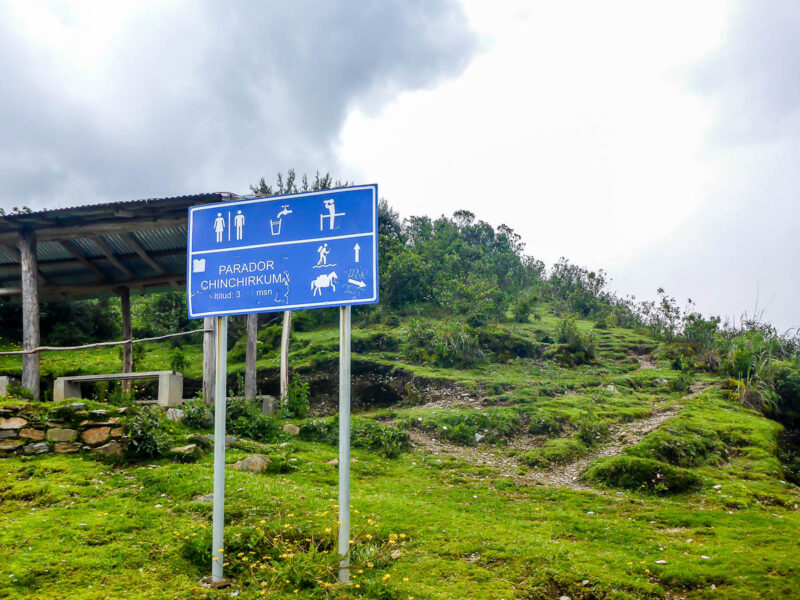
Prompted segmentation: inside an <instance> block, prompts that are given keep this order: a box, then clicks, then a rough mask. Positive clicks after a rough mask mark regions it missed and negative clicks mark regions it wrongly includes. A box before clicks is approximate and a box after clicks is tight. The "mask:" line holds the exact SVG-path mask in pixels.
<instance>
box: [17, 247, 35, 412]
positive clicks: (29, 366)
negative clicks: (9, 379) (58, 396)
mask: <svg viewBox="0 0 800 600" xmlns="http://www.w3.org/2000/svg"><path fill="white" fill-rule="evenodd" d="M19 250H20V270H21V273H22V349H23V350H30V349H32V348H38V347H39V265H38V261H37V259H36V233H35V232H33V231H21V232H20V234H19ZM22 385H23V386H24V387H26V388H28V389H29V390H30V391H31V392H33V399H34V400H39V399H40V390H39V353H38V352H37V353H34V354H25V355H23V357H22Z"/></svg>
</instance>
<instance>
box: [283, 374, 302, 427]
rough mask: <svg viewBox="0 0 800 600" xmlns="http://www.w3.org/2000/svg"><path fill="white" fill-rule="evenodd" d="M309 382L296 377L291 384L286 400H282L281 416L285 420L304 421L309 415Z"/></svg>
mask: <svg viewBox="0 0 800 600" xmlns="http://www.w3.org/2000/svg"><path fill="white" fill-rule="evenodd" d="M308 408H309V402H308V382H307V381H303V380H302V379H300V378H299V377H294V378H293V379H292V380H291V381H290V382H289V389H288V390H287V391H286V398H282V399H281V416H282V417H283V418H284V419H302V418H304V417H305V416H306V415H308Z"/></svg>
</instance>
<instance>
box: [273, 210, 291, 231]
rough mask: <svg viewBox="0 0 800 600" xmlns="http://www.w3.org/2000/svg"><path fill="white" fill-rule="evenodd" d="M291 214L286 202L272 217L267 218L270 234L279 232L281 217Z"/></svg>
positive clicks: (281, 222)
mask: <svg viewBox="0 0 800 600" xmlns="http://www.w3.org/2000/svg"><path fill="white" fill-rule="evenodd" d="M290 214H292V211H291V209H290V208H289V205H288V204H284V205H283V206H282V210H281V211H280V212H279V213H278V214H277V215H276V217H275V218H274V219H270V220H269V227H270V233H271V234H272V235H280V234H281V226H282V224H283V217H285V216H287V215H290Z"/></svg>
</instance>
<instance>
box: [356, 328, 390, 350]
mask: <svg viewBox="0 0 800 600" xmlns="http://www.w3.org/2000/svg"><path fill="white" fill-rule="evenodd" d="M400 344H401V340H400V338H398V337H397V336H395V335H393V334H392V333H390V332H387V331H357V332H354V334H353V339H352V347H353V352H369V351H370V350H373V351H374V350H377V351H386V350H389V351H392V350H398V349H399V348H400Z"/></svg>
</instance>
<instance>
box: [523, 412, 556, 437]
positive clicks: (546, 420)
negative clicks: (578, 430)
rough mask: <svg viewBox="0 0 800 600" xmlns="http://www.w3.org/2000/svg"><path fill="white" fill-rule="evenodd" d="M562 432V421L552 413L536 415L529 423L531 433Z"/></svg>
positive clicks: (552, 434) (547, 433)
mask: <svg viewBox="0 0 800 600" xmlns="http://www.w3.org/2000/svg"><path fill="white" fill-rule="evenodd" d="M560 432H561V423H559V422H558V420H557V419H556V418H555V417H554V416H552V415H534V416H532V417H531V420H530V422H529V423H528V433H530V434H531V435H548V436H554V435H558V434H559V433H560Z"/></svg>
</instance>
